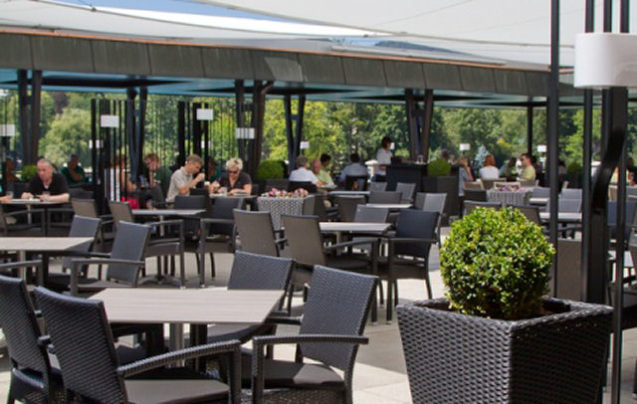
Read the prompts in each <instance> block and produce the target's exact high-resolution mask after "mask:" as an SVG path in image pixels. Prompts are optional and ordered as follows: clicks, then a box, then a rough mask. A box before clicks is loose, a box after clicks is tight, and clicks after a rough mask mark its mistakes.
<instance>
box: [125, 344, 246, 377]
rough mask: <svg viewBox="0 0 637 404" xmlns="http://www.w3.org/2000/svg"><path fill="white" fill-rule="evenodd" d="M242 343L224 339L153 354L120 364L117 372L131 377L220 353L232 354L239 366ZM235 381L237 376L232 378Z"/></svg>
mask: <svg viewBox="0 0 637 404" xmlns="http://www.w3.org/2000/svg"><path fill="white" fill-rule="evenodd" d="M240 348H241V343H240V342H239V341H238V340H230V341H224V342H220V343H214V344H207V345H200V346H196V347H192V348H186V349H181V350H179V351H173V352H169V353H165V354H162V355H157V356H152V357H150V358H146V359H142V360H139V361H136V362H133V363H130V364H128V365H124V366H120V367H118V368H117V373H118V374H119V375H120V376H122V377H129V376H133V375H136V374H139V373H143V372H146V371H148V370H151V369H156V368H160V367H164V366H166V365H169V364H171V363H175V362H179V361H183V360H188V359H194V358H199V357H202V356H212V355H219V354H232V356H233V362H234V364H235V365H236V367H239V366H238V363H239V362H240V360H241V359H240V358H241V350H240ZM232 379H233V382H234V381H235V380H236V379H237V378H234V377H233V378H232Z"/></svg>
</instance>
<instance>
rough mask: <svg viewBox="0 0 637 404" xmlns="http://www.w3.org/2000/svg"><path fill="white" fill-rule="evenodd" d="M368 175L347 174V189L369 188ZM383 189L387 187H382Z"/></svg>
mask: <svg viewBox="0 0 637 404" xmlns="http://www.w3.org/2000/svg"><path fill="white" fill-rule="evenodd" d="M368 178H369V176H368V175H346V176H345V184H344V185H345V189H346V190H359V191H365V190H367V179H368ZM354 184H356V185H354ZM382 190H383V191H384V190H385V188H383V189H382Z"/></svg>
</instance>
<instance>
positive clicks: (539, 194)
mask: <svg viewBox="0 0 637 404" xmlns="http://www.w3.org/2000/svg"><path fill="white" fill-rule="evenodd" d="M550 196H551V188H547V187H533V191H532V192H531V198H548V197H550Z"/></svg>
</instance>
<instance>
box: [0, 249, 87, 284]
mask: <svg viewBox="0 0 637 404" xmlns="http://www.w3.org/2000/svg"><path fill="white" fill-rule="evenodd" d="M91 241H93V238H92V237H0V251H18V252H19V253H20V255H21V257H20V261H24V260H25V257H24V254H25V253H27V252H36V253H39V254H41V255H42V269H41V270H38V271H37V273H36V280H37V283H38V285H45V283H46V279H47V276H48V274H49V257H50V256H51V255H55V254H60V253H62V252H64V251H69V250H72V249H73V248H76V247H78V246H80V245H82V244H84V243H90V242H91Z"/></svg>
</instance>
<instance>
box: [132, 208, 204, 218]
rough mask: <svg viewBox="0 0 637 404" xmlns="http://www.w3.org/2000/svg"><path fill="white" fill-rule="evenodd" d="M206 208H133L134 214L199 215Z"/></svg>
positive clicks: (161, 215)
mask: <svg viewBox="0 0 637 404" xmlns="http://www.w3.org/2000/svg"><path fill="white" fill-rule="evenodd" d="M205 211H206V210H205V209H133V216H160V217H163V216H197V215H199V214H201V213H204V212H205Z"/></svg>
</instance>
